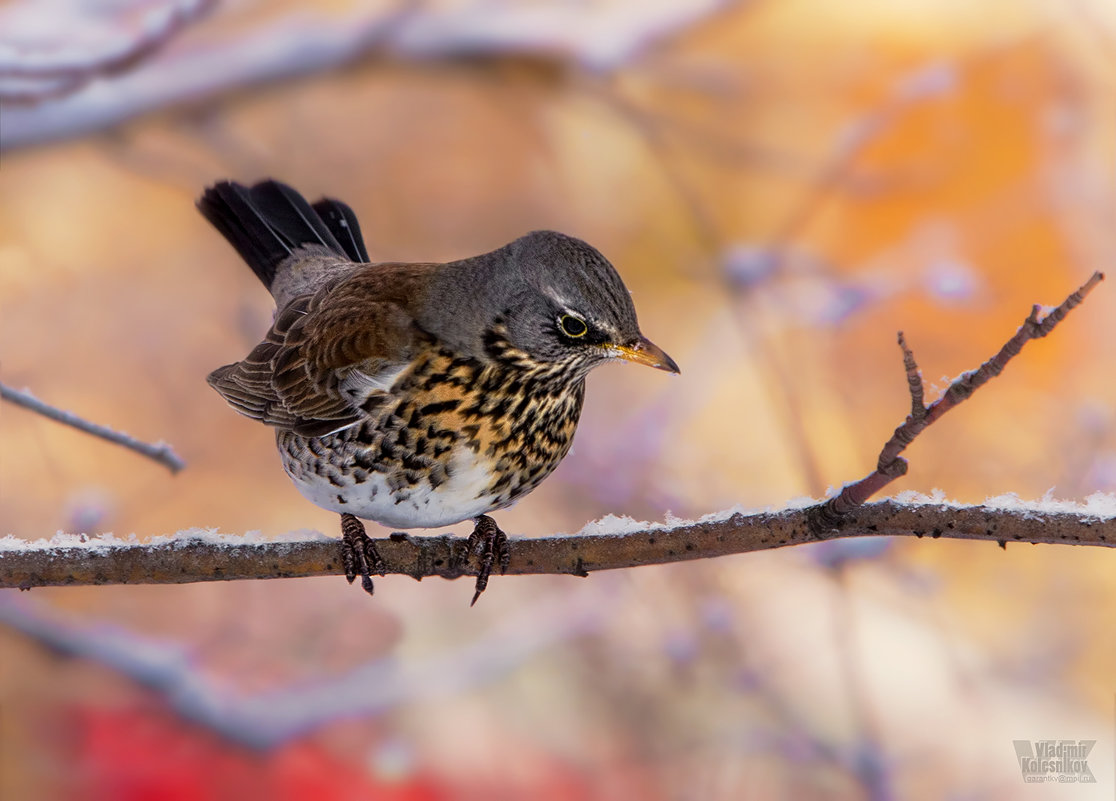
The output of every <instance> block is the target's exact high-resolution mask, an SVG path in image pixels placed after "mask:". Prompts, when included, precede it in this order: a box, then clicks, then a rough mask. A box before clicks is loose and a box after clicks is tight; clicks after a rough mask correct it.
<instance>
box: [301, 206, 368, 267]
mask: <svg viewBox="0 0 1116 801" xmlns="http://www.w3.org/2000/svg"><path fill="white" fill-rule="evenodd" d="M314 211H316V212H318V216H319V217H321V218H322V221H323V222H325V224H326V226H327V227H328V228H329V230H330V232H332V234H333V236H334V237H335V238H336V239H337V241H338V242H340V243H341V247H342V248H344V249H345V254H346V255H347V256H348V257H349V258H350V259H352V260H353V261H356V262H361V263H364V262H368V261H371V259H369V258H368V251H367V250H366V249H365V247H364V237H362V236H361V234H360V223H359V222H357V218H356V214H354V213H353V210H352V209H351V208H349V206H348V205H347V204H345V203H342V202H341V201H340V200H334V199H333V198H328V197H324V198H322V199H321V200H319V201H318V202H317V203H315V204H314Z"/></svg>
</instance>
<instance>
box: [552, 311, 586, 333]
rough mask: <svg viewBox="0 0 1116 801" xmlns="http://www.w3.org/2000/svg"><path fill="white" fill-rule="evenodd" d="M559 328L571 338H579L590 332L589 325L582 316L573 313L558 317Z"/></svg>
mask: <svg viewBox="0 0 1116 801" xmlns="http://www.w3.org/2000/svg"><path fill="white" fill-rule="evenodd" d="M558 328H560V329H561V330H562V333H563V334H565V335H566V336H568V337H569V338H570V339H578V338H580V337H583V336H585V335H586V334H588V333H589V326H587V325H586V324H585V321H584V320H582V319H581V318H580V317H575V316H574V315H572V314H563V315H562V316H561V317H559V318H558Z"/></svg>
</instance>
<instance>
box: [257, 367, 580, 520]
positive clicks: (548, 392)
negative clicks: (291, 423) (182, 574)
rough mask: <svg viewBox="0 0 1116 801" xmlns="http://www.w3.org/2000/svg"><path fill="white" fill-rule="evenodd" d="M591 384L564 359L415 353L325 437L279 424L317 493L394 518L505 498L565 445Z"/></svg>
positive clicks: (454, 515)
mask: <svg viewBox="0 0 1116 801" xmlns="http://www.w3.org/2000/svg"><path fill="white" fill-rule="evenodd" d="M584 393H585V384H584V380H583V378H582V377H581V376H580V375H574V376H571V375H570V374H569V373H568V371H563V370H562V369H561V368H560V367H559V366H557V365H554V366H539V365H524V364H510V363H507V362H505V361H497V362H492V363H487V364H485V363H481V362H480V361H478V360H476V359H471V358H460V357H454V356H453V354H451V353H449V352H446V351H439V352H436V353H434V354H431V355H430V356H427V357H424V358H420V359H418V360H416V362H415V363H414V364H413V365H412V366H411V367H410V368H409V369H408V370H407V371H406V372H404V373H403V374H402V375H401V376H400V377H399V379H398V380H397V381H396V382H395V384H394V385H393V387H392V389H391V392H390V393H385V394H384V395H383V396H382V400H381V401H380V402H379V403H378V404H376V405H374V407H373V408H371V411H370V413H369V416H368V417H367V418H366V419H365V420H363V421H362V422H360V423H358V424H357V425H355V426H352V427H350V428H348V429H345V430H343V431H340V432H337V433H336V434H331V435H328V436H325V437H313V438H309V437H302V436H299V435H298V434H294V433H292V432H290V431H279V432H278V434H277V444H278V447H279V452H280V455H281V457H282V460H283V467H284V469H285V470H286V471H287V474H288V475H289V476H290V477H291V479H292V480H293V481H294V483H295V485H296V486H297V487H298V489H299V491H300V492H302V494H303V495H304V496H306V497H307V498H308V499H309V500H310V501H312V502H313V503H315V504H317V505H319V506H322V507H325V508H327V509H332V510H334V511H336V512H339V513H344V512H348V513H349V514H353V515H356V516H357V517H360V518H364V519H366V520H374V521H376V522H378V523H382V524H384V525H387V526H391V527H397V528H428V527H433V526H443V525H449V524H451V523H457V522H460V521H462V520H467V519H471V518H475V517H478V516H479V515H482V514H485V513H487V512H491V511H493V510H496V509H501V508H503V507H506V506H509V505H510V504H512V503H514V502H515V501H517V500H518V499H519V498H521V497H523V496H524V495H526V494H527V493H528V492H530V491H531V490H533V489H534V488H535V487H537V486H538V485H539V483H540V482H541V481H542V480H543V479H545V478H546V477H547V476H548V475H550V473H551V472H552V471H553V470H554V468H555V467H557V466H558V464H559V462H561V461H562V459H563V458H564V457H565V455H566V454H567V453H568V452H569V449H570V445H571V443H572V441H573V435H574V431H575V430H576V428H577V422H578V418H579V417H580V415H581V406H582V401H583V398H584Z"/></svg>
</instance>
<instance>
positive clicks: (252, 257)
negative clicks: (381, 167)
mask: <svg viewBox="0 0 1116 801" xmlns="http://www.w3.org/2000/svg"><path fill="white" fill-rule="evenodd" d="M326 202H327V201H321V202H319V204H318V205H319V206H323V208H324V205H323V204H325V203H326ZM328 202H329V203H330V204H331V205H330V206H329V212H330V215H329V216H332V215H333V214H334V213H336V214H337V215H339V217H338V219H341V220H344V222H345V226H346V227H347V229H348V230H349V231H351V232H352V233H351V234H347V235H346V236H347V238H348V239H350V240H352V241H346V245H345V246H342V245H341V243H340V242H339V241H338V239H337V237H335V236H334V233H333V232H334V231H335V230H336V231H339V232H340V231H343V230H346V228H343V227H341V225H340V224H338V223H337V222H336V221H331V222H328V223H327V222H326V220H323V219H322V217H321V216H319V212H318V211H317V210H316V209H315V207H313V206H311V205H310V204H309V203H307V202H306V199H305V198H303V197H302V195H300V194H299V193H298V192H296V191H295V190H294V189H291V188H290V187H289V186H287V185H286V184H282V183H279V182H278V181H263V182H261V183H258V184H256V185H255V186H252V187H246V186H244V185H242V184H238V183H234V182H232V181H220V182H218V183H217V184H214V185H213V186H211V187H210V188H209V189H206V190H205V193H204V194H203V195H202V196H201V198H199V199H198V210H199V211H200V212H201V213H202V215H203V216H204V217H205V218H206V219H207V220H209V222H211V223H212V224H213V226H214V227H215V228H216V229H217V230H218V231H220V232H221V235H222V236H224V237H225V239H227V240H228V241H229V244H231V245H232V246H233V247H234V248H236V251H237V253H239V254H240V256H241V258H243V259H244V261H246V262H247V263H248V266H249V267H251V268H252V271H253V272H254V273H255V274H256V275H257V277H259V279H260V280H261V281H262V282H263V284H264V286H266V287H268V288H269V289H270V288H271V284H272V282H273V281H274V280H275V272H276V270H277V269H278V267H279V265H280V264H281V263H282V262H283V261H284V260H285V259H286V258H287V257H288V256H290V255H291V253H292V252H293V251H294V250H295V249H297V248H299V247H301V246H303V245H323V246H325V247H327V248H329V249H330V250H332V251H334V252H335V253H337V254H338V255H339V256H346V257H348V258H352V253H353V252H354V248H356V249H357V250H359V251H363V248H364V243H363V242H362V241H361V239H360V229H359V227H356V225H355V222H356V216H355V215H354V214H353V212H352V210H351V209H349V207H348V206H345V205H344V204H343V203H338V201H328ZM337 206H340V207H341V208H340V209H337V208H336V207H337ZM350 218H351V219H350ZM354 237H355V238H354ZM357 246H359V247H357ZM366 260H367V259H366V258H365V259H361V261H366Z"/></svg>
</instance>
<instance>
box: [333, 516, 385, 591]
mask: <svg viewBox="0 0 1116 801" xmlns="http://www.w3.org/2000/svg"><path fill="white" fill-rule="evenodd" d="M341 563H342V564H343V565H344V566H345V578H346V579H348V581H349V583H350V584H352V583H353V582H354V581H355V580H356V577H357V576H358V575H359V576H360V586H361V587H362V588H363V589H364V591H365V592H366V593H368V594H369V595H373V594H374V593H375V587H373V586H372V573H376V574H377V575H380V576H382V575H384V574H385V573H386V572H387V565H386V564H385V563H384V560H383V558H381V556H380V552H379V551H377V550H376V545H375V543H374V542H373V541H372V539H371V538H370V537H369V536H368V534H367V533H365V531H364V524H363V523H361V522H360V520H358V519H357V518H356V517H354V516H353V515H350V514H343V515H341Z"/></svg>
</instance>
